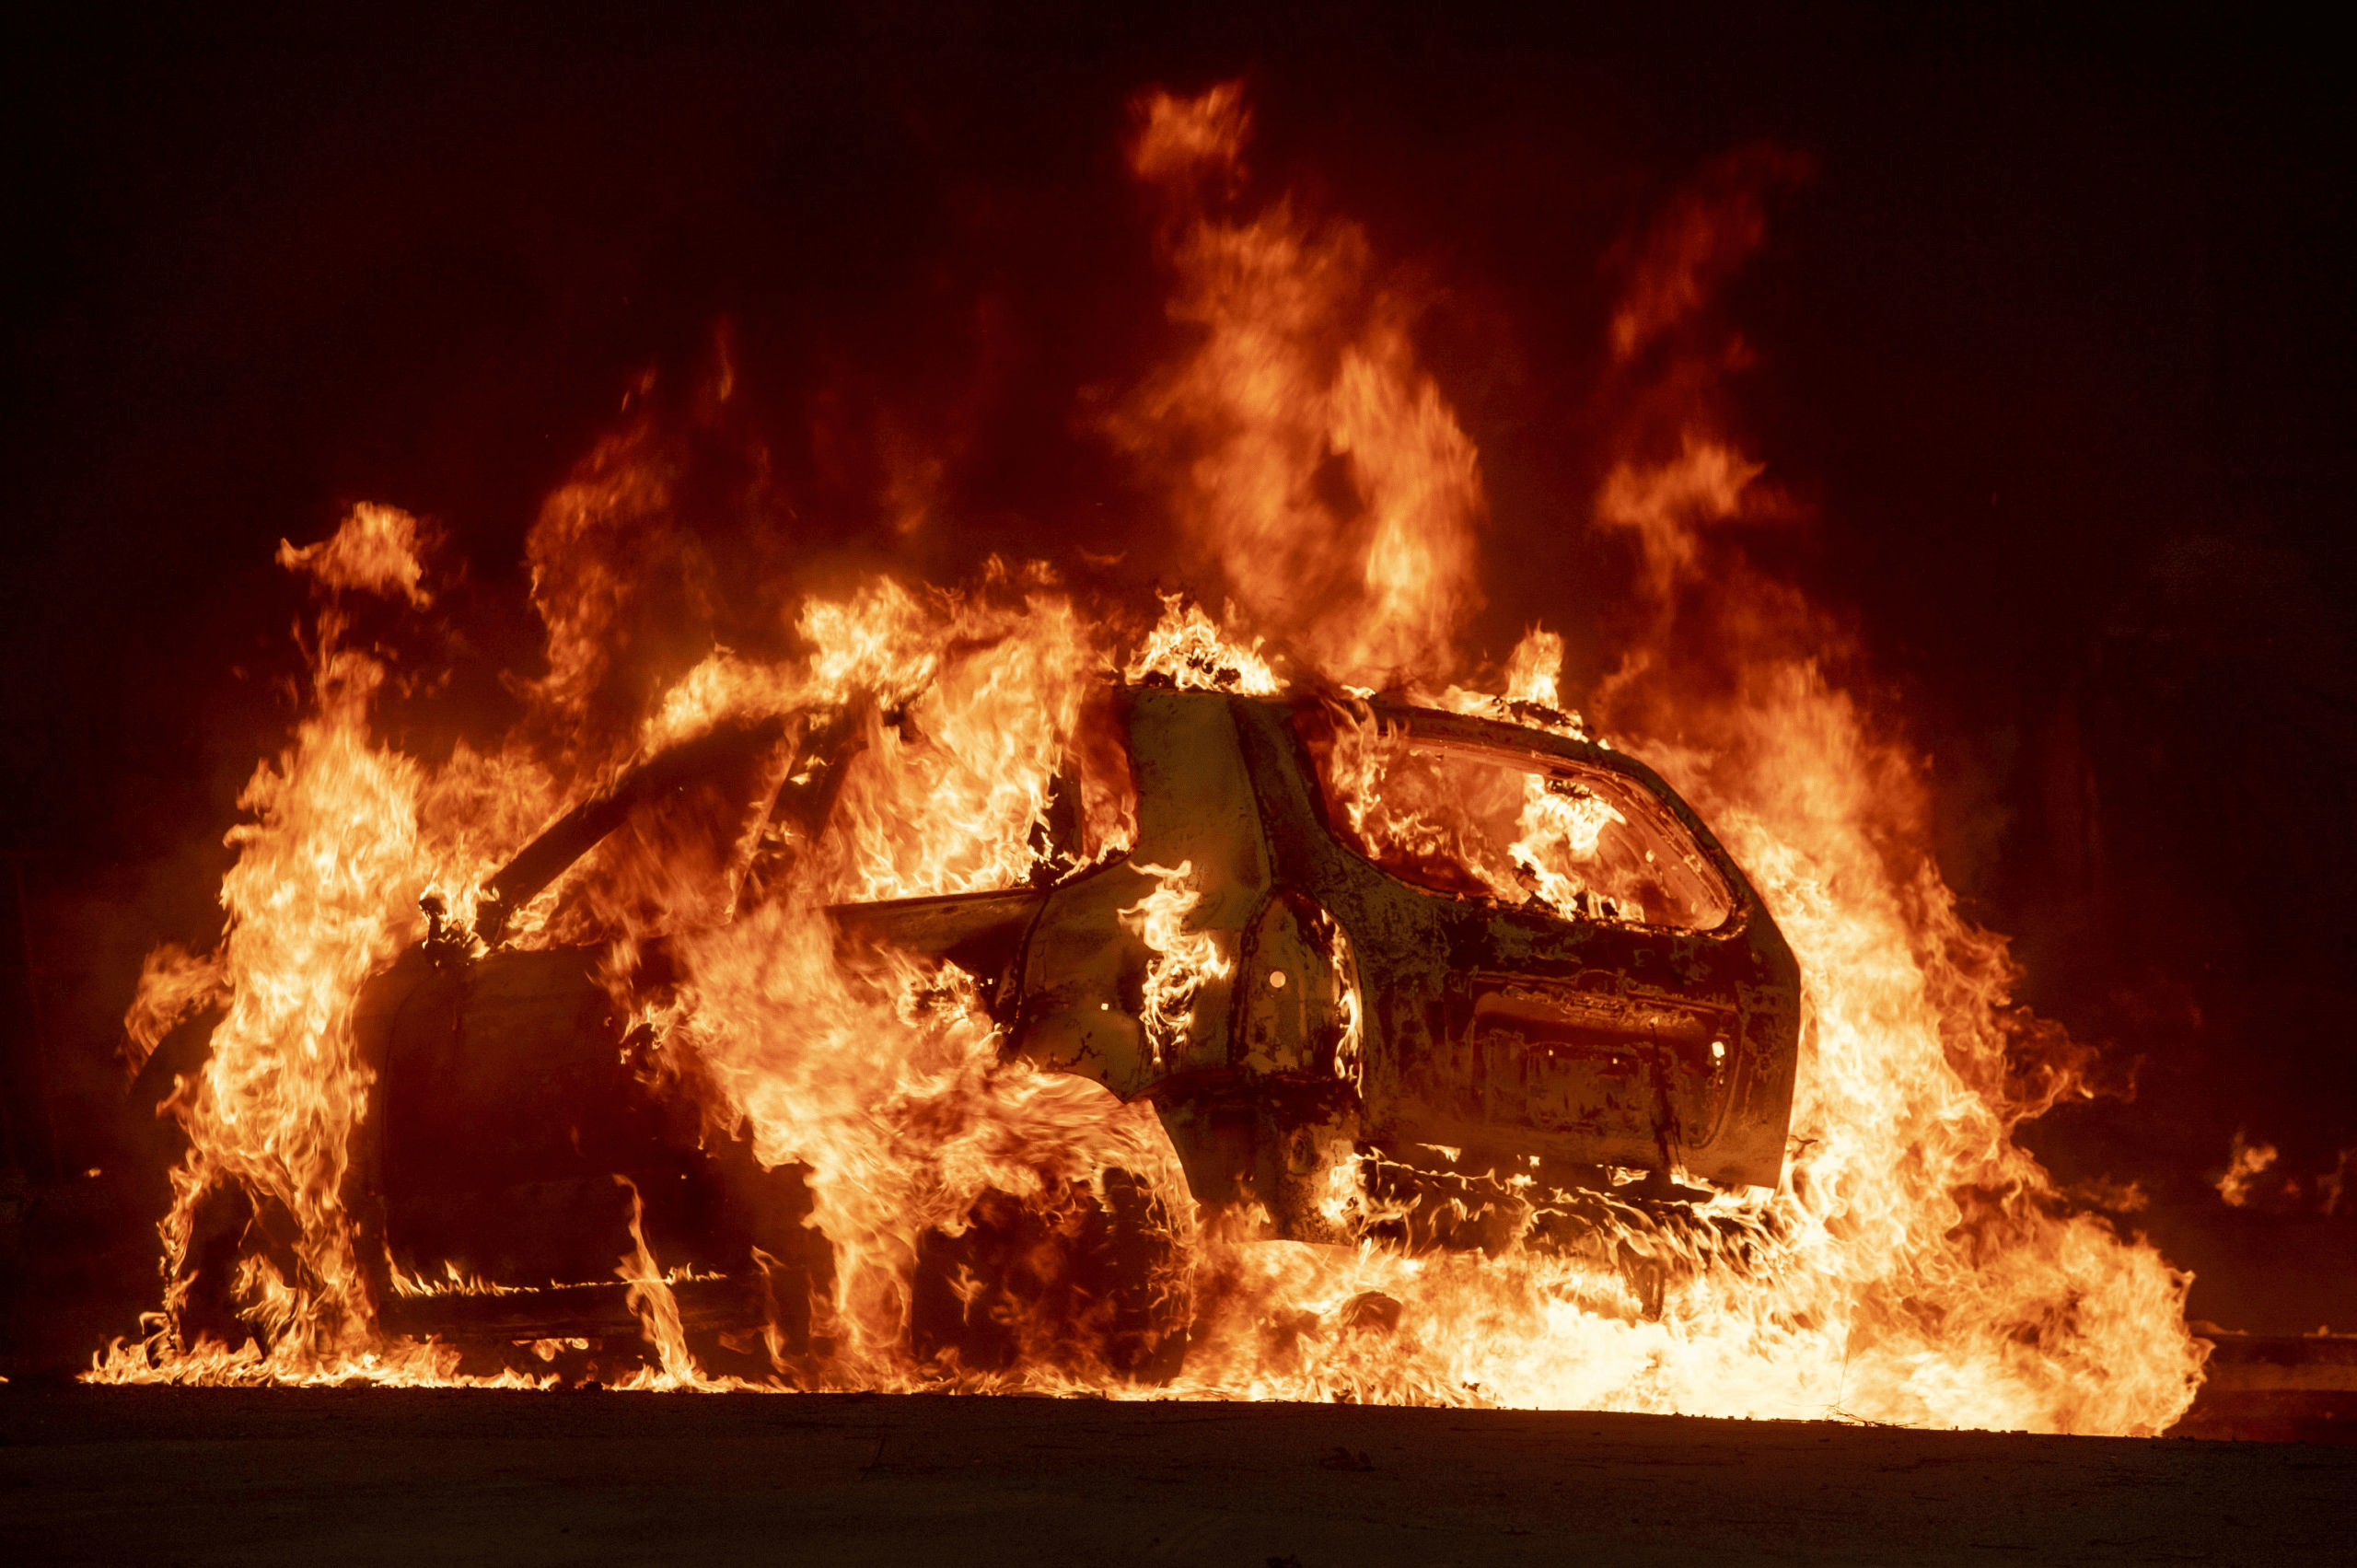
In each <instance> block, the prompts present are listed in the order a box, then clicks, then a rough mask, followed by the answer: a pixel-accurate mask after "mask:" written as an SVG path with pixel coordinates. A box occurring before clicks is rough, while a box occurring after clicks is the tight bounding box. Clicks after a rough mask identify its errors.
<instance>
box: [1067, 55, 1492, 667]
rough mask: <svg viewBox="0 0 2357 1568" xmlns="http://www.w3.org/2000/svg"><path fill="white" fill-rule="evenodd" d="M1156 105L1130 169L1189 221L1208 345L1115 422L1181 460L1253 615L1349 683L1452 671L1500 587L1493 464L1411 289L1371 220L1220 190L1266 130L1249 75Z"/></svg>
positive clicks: (1177, 310)
mask: <svg viewBox="0 0 2357 1568" xmlns="http://www.w3.org/2000/svg"><path fill="white" fill-rule="evenodd" d="M1141 119H1142V122H1143V125H1142V129H1141V130H1140V132H1139V134H1138V136H1137V139H1136V140H1135V141H1134V142H1133V143H1132V147H1131V167H1132V169H1133V170H1134V171H1135V172H1136V173H1137V174H1138V176H1139V177H1140V178H1141V179H1142V180H1146V181H1147V182H1149V183H1150V184H1151V185H1153V186H1154V187H1155V189H1157V190H1158V191H1159V192H1161V193H1162V194H1163V196H1164V197H1165V199H1166V201H1167V203H1169V205H1170V210H1171V212H1172V214H1173V215H1174V218H1175V219H1176V223H1175V226H1174V229H1173V232H1172V235H1171V237H1170V238H1169V239H1168V240H1167V255H1168V260H1169V262H1170V264H1171V266H1172V268H1173V269H1174V270H1175V272H1176V273H1177V274H1178V278H1179V289H1178V292H1177V294H1176V295H1175V296H1174V297H1173V299H1172V301H1171V304H1170V314H1171V317H1172V319H1174V320H1177V321H1179V322H1182V323H1185V324H1186V325H1188V326H1190V327H1192V328H1194V329H1196V330H1197V331H1198V332H1199V333H1200V340H1199V343H1198V345H1197V347H1196V348H1195V350H1194V352H1193V353H1192V354H1190V356H1189V357H1188V358H1187V359H1186V360H1185V361H1184V362H1182V363H1181V364H1179V365H1178V366H1174V367H1173V368H1172V369H1171V370H1170V371H1169V372H1168V373H1167V374H1166V375H1164V376H1162V377H1158V378H1157V379H1155V381H1154V382H1152V383H1150V384H1149V385H1148V386H1147V387H1146V388H1145V389H1144V391H1143V392H1142V393H1141V395H1140V396H1139V397H1138V399H1137V400H1136V401H1135V402H1134V404H1133V405H1132V407H1131V408H1130V409H1129V410H1128V411H1127V412H1125V413H1124V414H1123V415H1121V416H1120V418H1118V419H1116V420H1115V421H1114V423H1113V430H1114V433H1115V435H1116V436H1117V437H1118V438H1119V439H1120V440H1121V441H1122V442H1123V443H1124V444H1125V445H1127V446H1129V447H1131V448H1132V450H1133V451H1135V452H1137V453H1139V454H1140V455H1141V456H1142V457H1144V458H1145V459H1147V460H1149V461H1150V462H1153V463H1155V464H1156V465H1158V466H1160V467H1162V468H1164V469H1166V470H1167V471H1168V473H1169V474H1170V476H1171V482H1172V486H1173V489H1174V493H1175V494H1174V504H1175V505H1176V507H1177V510H1178V513H1179V520H1180V523H1181V525H1182V527H1184V528H1185V529H1186V530H1187V531H1188V533H1189V534H1190V536H1191V537H1192V538H1194V539H1195V540H1197V541H1199V542H1200V543H1201V544H1202V546H1204V547H1205V548H1206V549H1207V550H1208V551H1209V552H1210V553H1211V556H1212V558H1213V560H1214V561H1215V562H1216V563H1217V565H1218V566H1219V568H1220V571H1221V573H1222V575H1223V576H1224V577H1225V581H1226V583H1227V584H1228V586H1229V587H1230V589H1231V590H1232V591H1233V593H1234V595H1235V597H1236V598H1237V602H1238V603H1239V604H1240V605H1241V606H1242V607H1243V609H1244V611H1245V612H1246V614H1247V615H1248V617H1249V618H1250V620H1251V621H1252V622H1253V623H1254V624H1256V625H1263V626H1271V627H1282V628H1283V633H1284V636H1285V639H1286V642H1287V644H1288V645H1290V646H1292V647H1294V648H1296V649H1298V650H1299V651H1300V652H1302V653H1303V654H1304V655H1306V656H1307V657H1308V658H1309V659H1310V660H1311V661H1312V662H1313V663H1314V664H1316V665H1317V666H1318V668H1321V669H1322V670H1324V671H1325V672H1326V673H1327V674H1328V675H1329V677H1331V678H1333V679H1338V680H1343V681H1350V682H1354V683H1360V684H1368V685H1373V686H1376V687H1383V686H1389V685H1392V684H1395V683H1399V682H1404V681H1407V680H1412V679H1429V678H1431V677H1434V676H1437V675H1441V674H1445V673H1446V671H1447V669H1448V668H1451V667H1452V666H1453V664H1454V662H1455V655H1456V640H1457V633H1458V631H1459V629H1460V628H1461V626H1462V625H1463V622H1464V619H1465V617H1466V615H1467V614H1468V613H1469V612H1470V611H1471V610H1472V609H1473V608H1474V606H1475V604H1476V603H1477V602H1478V598H1479V595H1478V593H1477V591H1476V588H1475V584H1474V571H1475V567H1474V542H1475V537H1476V530H1477V526H1478V524H1479V522H1480V517H1481V516H1482V512H1483V503H1482V496H1481V482H1480V462H1479V459H1477V457H1476V455H1475V453H1474V449H1473V444H1472V442H1471V441H1469V439H1468V438H1467V437H1466V436H1465V433H1464V431H1463V430H1461V429H1460V428H1458V426H1457V419H1456V416H1455V414H1454V413H1453V412H1451V411H1450V409H1449V407H1448V405H1447V403H1446V401H1444V400H1443V399H1442V397H1441V395H1440V390H1439V388H1438V387H1437V386H1436V385H1435V383H1434V381H1433V379H1432V377H1430V376H1428V375H1426V374H1425V373H1424V372H1423V371H1422V369H1421V368H1420V367H1419V366H1418V364H1417V359H1416V354H1415V349H1414V347H1413V345H1412V343H1411V341H1410V337H1409V327H1410V324H1411V315H1412V312H1411V307H1410V302H1409V300H1408V299H1407V298H1406V297H1404V296H1402V295H1401V294H1400V293H1399V291H1397V290H1396V289H1393V288H1390V287H1387V286H1386V285H1384V283H1383V282H1382V281H1381V280H1380V279H1379V278H1378V276H1377V275H1376V267H1375V261H1374V257H1373V254H1372V252H1371V251H1370V250H1369V248H1368V245H1367V241H1366V238H1365V236H1364V234H1363V233H1361V232H1360V231H1359V230H1358V229H1357V228H1356V227H1355V226H1352V225H1349V224H1345V223H1330V224H1323V225H1320V224H1314V223H1311V222H1308V221H1306V220H1305V219H1303V218H1302V217H1300V216H1298V215H1295V212H1294V211H1293V209H1292V207H1291V206H1290V205H1288V204H1287V203H1283V202H1280V203H1277V204H1275V205H1274V206H1271V207H1270V208H1268V209H1267V210H1265V211H1263V212H1261V213H1260V214H1259V215H1256V216H1254V217H1252V218H1251V219H1250V220H1248V221H1242V220H1237V219H1235V218H1232V217H1229V216H1227V215H1224V214H1223V213H1221V212H1220V211H1219V210H1218V209H1219V208H1220V207H1221V206H1222V205H1224V203H1221V202H1219V201H1218V200H1216V199H1215V198H1214V197H1213V196H1211V195H1209V194H1208V193H1207V187H1212V186H1216V188H1217V189H1218V190H1221V191H1225V190H1226V189H1228V188H1230V187H1232V186H1233V185H1235V184H1237V183H1238V182H1240V180H1241V178H1242V172H1243V171H1242V164H1241V157H1242V150H1243V145H1244V142H1245V140H1246V138H1247V137H1248V134H1249V130H1250V123H1251V122H1250V117H1249V114H1248V112H1247V111H1246V110H1245V109H1244V108H1243V106H1242V103H1241V100H1240V98H1239V97H1238V93H1237V88H1236V87H1235V86H1234V84H1229V85H1226V86H1223V87H1214V88H1213V89H1211V90H1210V91H1209V92H1207V93H1205V94H1203V95H1202V97H1200V98H1197V99H1191V100H1179V99H1172V98H1171V97H1169V95H1167V94H1163V93H1155V94H1150V95H1148V96H1147V97H1146V98H1145V99H1144V100H1142V103H1141Z"/></svg>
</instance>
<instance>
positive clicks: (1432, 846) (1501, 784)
mask: <svg viewBox="0 0 2357 1568" xmlns="http://www.w3.org/2000/svg"><path fill="white" fill-rule="evenodd" d="M1302 727H1303V729H1304V731H1305V737H1306V739H1307V740H1308V742H1309V744H1310V749H1311V753H1312V755H1313V756H1314V757H1315V758H1316V760H1317V762H1318V780H1319V783H1320V784H1322V785H1323V787H1324V790H1325V794H1326V800H1327V807H1328V811H1329V818H1330V819H1332V820H1333V821H1334V823H1335V825H1336V826H1337V827H1339V828H1341V829H1343V830H1345V831H1346V832H1347V834H1348V836H1349V838H1350V840H1351V842H1352V844H1353V847H1354V848H1356V849H1357V850H1359V851H1360V853H1362V854H1364V855H1366V857H1367V858H1368V859H1370V860H1372V861H1374V862H1375V863H1376V865H1380V866H1382V867H1383V868H1384V869H1385V870H1387V871H1389V872H1391V873H1393V874H1394V875H1396V876H1399V877H1402V878H1404V879H1406V880H1408V881H1411V882H1414V883H1416V884H1417V885H1419V886H1421V887H1426V888H1431V889H1434V890H1436V891H1439V892H1446V893H1454V894H1456V895H1457V896H1459V897H1463V898H1473V899H1485V900H1494V901H1496V902H1500V903H1504V904H1508V905H1521V904H1526V903H1532V904H1537V905H1538V906H1540V907H1542V908H1545V909H1549V910H1551V911H1553V912H1556V913H1558V914H1562V915H1566V916H1572V917H1578V918H1586V919H1605V920H1620V921H1628V922H1631V923H1639V924H1645V925H1660V926H1672V927H1677V928H1679V929H1683V930H1689V931H1710V930H1715V929H1716V928H1718V927H1719V926H1720V925H1721V924H1723V923H1724V922H1725V920H1726V918H1727V916H1728V915H1729V913H1731V912H1733V910H1734V908H1735V903H1734V898H1733V895H1732V893H1731V891H1730V890H1729V889H1728V888H1727V886H1726V883H1725V880H1724V878H1723V877H1720V875H1719V874H1718V872H1717V870H1716V869H1715V868H1714V867H1713V865H1711V864H1710V861H1709V860H1708V858H1707V857H1705V856H1704V855H1703V854H1702V853H1701V849H1700V848H1699V846H1698V845H1697V844H1696V843H1695V842H1694V838H1693V834H1692V831H1691V830H1689V828H1688V827H1687V826H1686V824H1684V823H1683V822H1681V821H1679V820H1678V818H1677V816H1676V815H1675V814H1674V813H1673V812H1672V811H1671V810H1670V809H1669V808H1668V807H1666V806H1665V805H1664V804H1663V803H1662V801H1661V800H1660V798H1659V797H1658V796H1655V794H1653V793H1652V792H1651V791H1649V790H1647V789H1646V788H1644V787H1643V786H1642V785H1641V784H1638V783H1637V782H1636V781H1635V780H1633V779H1631V778H1630V777H1628V776H1626V775H1624V774H1622V773H1620V772H1616V771H1614V770H1613V769H1611V768H1608V767H1607V766H1604V765H1602V764H1601V763H1595V762H1585V761H1579V760H1577V759H1574V758H1571V757H1565V756H1558V755H1552V754H1543V753H1539V752H1538V751H1535V750H1533V749H1530V748H1529V747H1528V746H1527V744H1517V743H1516V742H1515V739H1514V738H1513V736H1512V733H1511V732H1509V731H1495V730H1492V731H1486V732H1485V731H1484V730H1483V729H1481V728H1477V727H1474V726H1462V725H1460V726H1446V725H1445V721H1439V720H1438V718H1437V715H1431V716H1426V717H1419V716H1416V715H1413V714H1409V713H1407V712H1405V711H1403V710H1388V711H1378V710H1376V709H1373V708H1370V707H1368V706H1365V705H1364V704H1358V703H1352V704H1346V705H1333V706H1329V708H1328V709H1326V710H1325V711H1324V712H1322V713H1320V714H1317V715H1314V716H1312V717H1309V718H1306V719H1305V721H1304V724H1303V726H1302Z"/></svg>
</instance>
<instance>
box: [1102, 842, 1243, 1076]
mask: <svg viewBox="0 0 2357 1568" xmlns="http://www.w3.org/2000/svg"><path fill="white" fill-rule="evenodd" d="M1136 869H1137V870H1138V871H1140V872H1142V873H1143V874H1144V875H1145V876H1148V877H1153V878H1155V882H1156V884H1157V886H1156V887H1155V889H1154V891H1153V892H1151V893H1148V894H1147V895H1146V896H1145V897H1144V898H1143V899H1140V900H1138V901H1137V902H1136V903H1134V904H1132V905H1131V906H1130V907H1129V908H1127V909H1125V910H1123V911H1122V912H1121V921H1122V923H1123V924H1125V925H1128V926H1129V927H1130V928H1131V929H1132V930H1133V931H1135V932H1136V933H1137V934H1138V936H1139V938H1140V939H1141V940H1142V941H1144V943H1145V945H1146V948H1147V950H1148V951H1149V952H1151V953H1152V954H1153V955H1154V956H1153V957H1152V958H1149V959H1148V960H1147V961H1146V971H1145V991H1144V1004H1143V1005H1142V1008H1141V1016H1142V1017H1143V1019H1144V1024H1145V1036H1146V1042H1147V1044H1148V1045H1149V1047H1151V1049H1152V1051H1153V1052H1154V1061H1155V1064H1156V1065H1160V1064H1162V1063H1168V1062H1174V1061H1176V1060H1177V1059H1178V1055H1179V1045H1180V1043H1181V1042H1182V1041H1184V1040H1186V1038H1187V1034H1188V1031H1189V1030H1190V1029H1192V1028H1194V1026H1195V1000H1196V996H1197V994H1198V993H1200V992H1201V991H1202V988H1203V986H1204V984H1205V983H1206V982H1207V981H1214V980H1225V979H1227V978H1228V977H1229V976H1230V975H1233V974H1234V973H1235V972H1236V963H1235V960H1233V959H1232V958H1229V957H1228V956H1227V955H1226V954H1225V952H1223V951H1221V949H1220V944H1219V940H1218V938H1217V937H1216V936H1214V935H1213V934H1212V933H1211V932H1208V931H1190V930H1189V929H1187V917H1188V916H1189V915H1190V914H1192V913H1193V912H1195V906H1196V905H1197V904H1199V903H1201V902H1202V892H1201V891H1200V890H1199V889H1195V888H1194V887H1192V886H1190V883H1189V878H1190V877H1192V876H1193V875H1194V870H1195V868H1194V865H1192V864H1191V863H1190V862H1188V861H1184V860H1182V861H1180V862H1179V864H1178V865H1144V864H1140V865H1137V867H1136Z"/></svg>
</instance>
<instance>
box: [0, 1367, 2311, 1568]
mask: <svg viewBox="0 0 2357 1568" xmlns="http://www.w3.org/2000/svg"><path fill="white" fill-rule="evenodd" d="M0 1539H5V1540H6V1541H7V1542H8V1543H9V1550H8V1552H7V1556H8V1558H9V1560H10V1561H12V1562H25V1563H36V1562H38V1563H108V1564H133V1563H171V1564H188V1565H190V1568H195V1565H198V1564H210V1563H238V1564H269V1563H279V1562H288V1563H293V1562H301V1563H305V1564H319V1563H338V1564H345V1563H353V1564H362V1563H377V1562H384V1563H401V1564H404V1565H412V1564H416V1563H421V1562H424V1563H433V1564H435V1565H437V1568H440V1565H445V1564H462V1563H471V1562H485V1563H497V1564H499V1565H501V1568H527V1565H533V1564H541V1563H586V1562H628V1563H644V1562H777V1561H785V1562H827V1563H877V1564H900V1563H910V1562H956V1563H958V1565H959V1568H987V1565H989V1564H994V1563H1024V1564H1037V1563H1089V1564H1094V1563H1129V1562H1167V1563H1201V1564H1207V1565H1208V1564H1223V1565H1225V1564H1234V1565H1237V1568H1296V1565H1297V1568H1329V1565H1340V1564H1348V1565H1350V1568H1385V1565H1387V1564H1394V1563H1398V1564H1417V1565H1419V1568H1422V1565H1437V1564H1447V1563H1469V1564H1470V1563H1481V1564H1515V1563H1524V1562H1530V1563H1538V1562H1547V1563H1563V1562H1577V1563H1580V1564H1584V1565H1596V1564H1615V1563H1623V1562H1626V1563H1632V1564H1635V1563H1643V1564H1645V1565H1647V1568H1655V1565H1660V1564H1668V1563H1682V1562H1697V1563H1704V1562H1707V1563H1711V1564H1713V1565H1727V1568H1735V1565H1743V1568H1748V1565H1751V1564H1757V1563H1780V1562H1795V1563H1799V1562H1806V1563H1943V1562H1969V1563H1976V1564H1987V1563H2005V1562H2028V1563H2038V1562H2054V1563H2071V1564H2074V1565H2076V1564H2098V1563H2112V1562H2120V1563H2142V1562H2216V1563H2255V1562H2324V1561H2329V1560H2334V1559H2336V1558H2338V1557H2339V1556H2340V1554H2341V1553H2343V1552H2345V1551H2348V1549H2349V1542H2350V1541H2351V1539H2357V1448H2351V1447H2328V1446H2309V1445H2304V1444H2252V1443H2219V1442H2205V1441H2198V1440H2193V1439H2188V1438H2160V1439H2151V1440H2136V1439H2123V1438H2089V1437H2030V1436H2022V1435H2018V1434H1995V1433H1945V1432H1917V1431H1905V1430H1897V1429H1891V1428H1869V1427H1857V1426H1850V1425H1839V1424H1832V1423H1800V1422H1725V1421H1706V1420H1698V1419H1691V1418H1686V1417H1672V1416H1642V1415H1599V1414H1591V1413H1582V1412H1561V1413H1528V1412H1519V1411H1438V1410H1388V1409H1373V1408H1364V1407H1358V1406H1349V1405H1323V1406H1310V1405H1274V1404H1271V1405H1243V1404H1178V1403H1119V1402H1111V1401H1107V1400H1036V1399H987V1398H940V1397H928V1398H890V1397H876V1396H849V1395H844V1396H780V1397H761V1396H754V1395H740V1396H735V1397H706V1396H698V1395H688V1394H678V1395H633V1394H616V1393H596V1392H575V1393H563V1394H499V1393H481V1392H472V1391H464V1390H417V1391H383V1390H367V1389H316V1390H303V1391H277V1392H272V1391H246V1390H225V1389H166V1388H125V1389H116V1388H56V1387H50V1388H25V1387H23V1386H22V1385H17V1386H15V1387H9V1388H0ZM2344 1560H2345V1559H2344Z"/></svg>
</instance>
